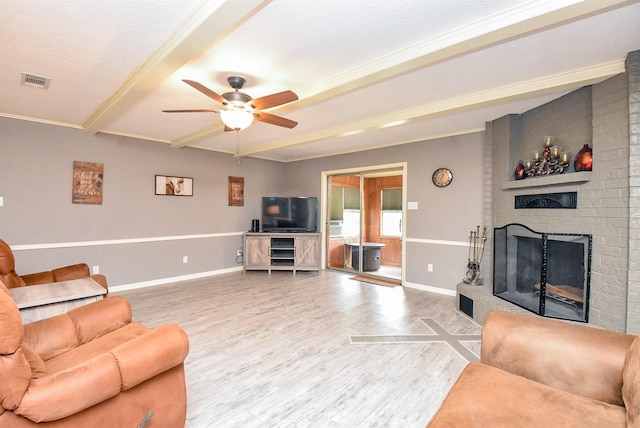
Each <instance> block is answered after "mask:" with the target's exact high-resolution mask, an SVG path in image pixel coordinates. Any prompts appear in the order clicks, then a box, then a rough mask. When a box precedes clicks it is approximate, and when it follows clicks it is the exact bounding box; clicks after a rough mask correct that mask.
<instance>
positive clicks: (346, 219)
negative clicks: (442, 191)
mask: <svg viewBox="0 0 640 428" xmlns="http://www.w3.org/2000/svg"><path fill="white" fill-rule="evenodd" d="M405 171H406V164H404V163H403V164H393V165H378V166H373V167H368V168H359V169H353V170H341V171H329V172H324V173H323V175H324V177H323V183H324V184H325V189H324V191H323V199H324V203H323V206H324V207H326V209H325V210H323V224H324V225H325V231H326V233H325V236H326V251H325V265H326V267H327V268H329V269H336V270H341V271H346V272H353V273H355V274H358V275H363V276H367V277H373V278H380V279H386V280H391V281H395V282H398V283H400V284H402V283H404V275H403V264H404V256H403V255H404V245H403V242H404V239H403V238H404V234H405V223H404V219H405V216H406V213H405V210H404V206H405V204H404V203H403V201H404V200H405V199H406V195H405V193H406V182H405V181H406V178H405V177H406V174H405Z"/></svg>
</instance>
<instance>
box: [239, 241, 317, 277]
mask: <svg viewBox="0 0 640 428" xmlns="http://www.w3.org/2000/svg"><path fill="white" fill-rule="evenodd" d="M244 269H245V270H267V271H269V273H271V271H273V270H290V271H293V273H296V271H299V270H302V271H319V270H320V233H307V232H303V233H253V232H248V233H245V234H244Z"/></svg>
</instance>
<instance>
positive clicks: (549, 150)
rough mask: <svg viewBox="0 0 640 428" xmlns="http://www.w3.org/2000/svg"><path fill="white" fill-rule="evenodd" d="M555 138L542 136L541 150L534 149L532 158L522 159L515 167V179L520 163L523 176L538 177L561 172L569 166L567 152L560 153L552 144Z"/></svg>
mask: <svg viewBox="0 0 640 428" xmlns="http://www.w3.org/2000/svg"><path fill="white" fill-rule="evenodd" d="M554 141H555V138H554V137H552V136H550V135H548V136H546V137H544V140H543V142H542V147H543V149H542V152H540V151H536V152H535V153H534V154H533V159H532V160H530V161H526V162H525V163H524V164H522V161H521V162H520V163H519V164H518V167H516V174H515V175H516V179H518V170H519V167H520V166H521V165H523V166H524V177H522V178H526V177H540V176H544V175H551V174H562V173H563V172H564V170H565V169H566V168H567V167H568V166H569V162H570V157H569V155H568V154H567V153H562V150H561V148H560V147H558V146H554Z"/></svg>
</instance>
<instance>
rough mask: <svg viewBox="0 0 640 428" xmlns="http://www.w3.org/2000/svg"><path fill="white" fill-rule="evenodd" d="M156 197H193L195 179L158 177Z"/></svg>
mask: <svg viewBox="0 0 640 428" xmlns="http://www.w3.org/2000/svg"><path fill="white" fill-rule="evenodd" d="M156 195H166V196H193V178H189V177H171V176H167V175H156Z"/></svg>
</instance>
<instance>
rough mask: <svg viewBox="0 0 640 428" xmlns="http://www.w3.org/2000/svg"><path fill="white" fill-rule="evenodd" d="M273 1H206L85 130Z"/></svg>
mask: <svg viewBox="0 0 640 428" xmlns="http://www.w3.org/2000/svg"><path fill="white" fill-rule="evenodd" d="M271 1H272V0H243V1H237V0H224V1H222V2H211V1H203V2H202V4H201V5H200V7H198V8H197V9H196V10H195V11H194V13H193V14H192V15H191V16H190V18H189V19H187V20H186V21H185V22H184V23H183V24H182V25H181V26H180V28H179V29H178V30H177V31H176V32H175V33H174V34H173V35H172V37H171V38H170V39H169V40H167V42H166V43H164V44H163V45H162V46H161V47H160V48H159V49H158V50H157V51H156V52H155V53H154V54H153V55H152V56H151V58H149V59H148V60H147V61H146V62H145V63H144V64H142V65H141V66H140V67H139V68H138V69H137V70H136V71H135V72H134V73H133V74H132V75H131V76H130V77H129V78H128V79H127V81H126V82H125V83H124V84H123V85H122V86H121V87H120V89H118V91H117V92H116V93H115V94H114V95H113V96H112V97H111V98H109V99H108V100H107V101H106V102H105V103H104V104H103V105H102V106H101V107H100V108H99V109H98V110H97V111H96V112H95V113H93V115H92V116H91V117H90V118H89V119H88V120H87V121H86V122H85V123H84V124H83V126H82V128H83V131H84V132H85V133H87V134H95V133H97V132H100V131H101V130H102V129H104V128H105V127H106V126H108V125H109V124H110V123H111V122H112V121H113V120H115V119H117V118H118V117H120V116H121V115H122V114H124V113H125V112H126V111H127V110H128V109H129V108H130V107H132V106H133V105H134V104H136V103H137V102H138V101H140V100H142V99H144V98H145V97H147V96H148V95H149V94H150V93H151V92H153V91H155V90H156V89H158V88H159V87H160V86H161V85H162V83H163V82H164V81H165V80H166V79H167V78H169V77H170V76H171V75H172V74H173V73H175V72H176V71H178V70H179V69H180V68H181V67H183V66H184V65H186V64H188V63H190V62H191V61H193V60H194V59H196V58H198V57H200V56H201V55H202V54H203V53H204V52H206V51H207V50H208V49H209V48H210V47H211V46H212V45H214V44H215V43H217V42H218V41H220V40H222V38H224V37H225V36H226V35H228V34H229V33H231V32H232V31H233V30H234V29H236V28H238V27H239V26H240V25H241V24H242V23H243V22H245V21H246V20H247V19H249V18H250V17H251V16H253V15H254V14H255V13H256V12H258V11H259V10H260V9H262V8H263V7H265V6H266V5H267V4H269V3H270V2H271Z"/></svg>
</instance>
